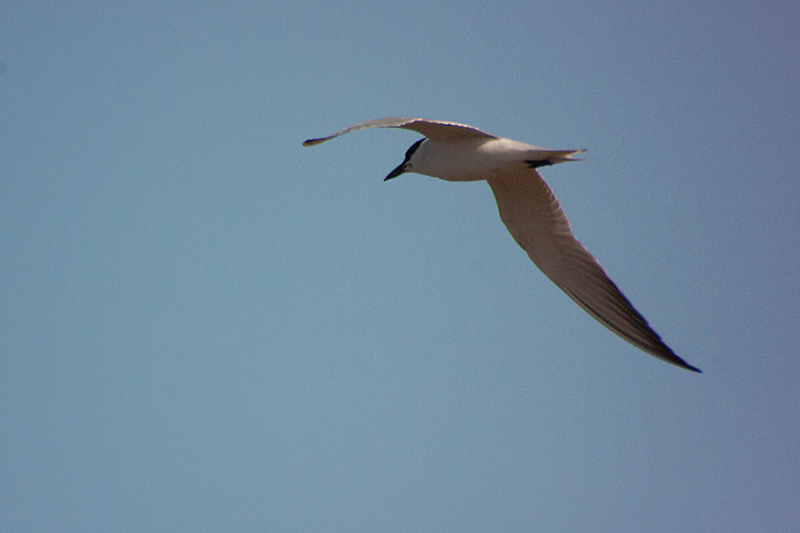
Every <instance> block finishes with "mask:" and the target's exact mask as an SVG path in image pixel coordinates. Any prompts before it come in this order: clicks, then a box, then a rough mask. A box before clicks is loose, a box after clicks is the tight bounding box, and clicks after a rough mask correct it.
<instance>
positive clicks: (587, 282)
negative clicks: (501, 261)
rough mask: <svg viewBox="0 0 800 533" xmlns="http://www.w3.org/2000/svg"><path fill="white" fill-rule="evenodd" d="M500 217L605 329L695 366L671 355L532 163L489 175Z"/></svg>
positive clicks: (677, 362) (679, 362)
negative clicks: (581, 236) (579, 233)
mask: <svg viewBox="0 0 800 533" xmlns="http://www.w3.org/2000/svg"><path fill="white" fill-rule="evenodd" d="M487 181H488V183H489V186H490V187H491V188H492V192H494V196H495V199H496V200H497V207H498V210H499V211H500V218H501V219H502V220H503V223H504V224H505V225H506V227H507V228H508V231H509V232H510V233H511V235H512V236H513V237H514V240H516V241H517V243H518V244H519V245H520V246H521V247H522V249H523V250H525V251H526V252H527V253H528V256H529V257H530V258H531V260H532V261H533V262H534V264H535V265H536V266H537V267H539V269H540V270H541V271H542V272H543V273H544V274H545V275H546V276H547V277H548V278H550V280H551V281H553V283H555V284H556V285H558V287H559V288H560V289H561V290H563V291H564V292H565V293H567V295H568V296H569V297H570V298H572V299H573V300H574V301H575V302H576V303H577V304H578V305H580V306H581V307H582V308H583V309H584V310H585V311H586V312H587V313H589V314H590V315H592V316H593V317H594V318H596V319H597V320H598V321H599V322H600V323H601V324H603V325H604V326H606V327H607V328H608V329H610V330H611V331H613V332H614V333H616V334H617V335H619V336H620V337H622V338H623V339H625V340H626V341H628V342H630V343H631V344H633V345H634V346H636V347H637V348H639V349H641V350H643V351H645V352H647V353H649V354H650V355H653V356H655V357H658V358H659V359H662V360H664V361H666V362H668V363H672V364H673V365H676V366H679V367H681V368H686V369H688V370H693V371H695V372H700V370H699V369H697V368H695V367H693V366H691V365H690V364H688V363H687V362H686V361H684V360H683V359H681V358H680V357H678V356H677V355H675V353H674V352H673V351H672V350H671V349H670V347H669V346H667V345H666V344H664V342H663V341H662V340H661V337H660V336H659V335H658V333H656V332H655V331H653V329H652V328H651V327H650V326H649V324H648V323H647V320H645V319H644V317H643V316H642V315H641V314H639V312H638V311H637V310H636V309H634V307H633V305H631V303H630V301H628V299H627V298H626V297H625V295H624V294H622V292H621V291H620V290H619V289H618V288H617V286H616V285H615V284H614V282H613V281H611V279H610V278H609V277H608V274H606V272H605V270H603V268H602V267H601V266H600V264H599V263H598V262H597V260H596V259H595V258H594V256H592V254H590V253H589V251H588V250H587V249H586V248H584V247H583V245H582V244H581V243H580V242H578V240H577V239H576V238H575V236H574V235H573V234H572V231H571V230H570V226H569V221H568V220H567V217H566V216H565V215H564V211H563V210H562V209H561V206H560V205H559V203H558V200H557V199H556V197H555V194H553V191H552V189H550V187H549V186H548V185H547V183H546V182H545V181H544V179H542V177H541V175H539V173H538V172H537V171H536V170H533V169H523V170H522V171H521V172H518V173H510V172H509V173H505V174H503V175H500V176H494V177H492V178H489V179H488V180H487Z"/></svg>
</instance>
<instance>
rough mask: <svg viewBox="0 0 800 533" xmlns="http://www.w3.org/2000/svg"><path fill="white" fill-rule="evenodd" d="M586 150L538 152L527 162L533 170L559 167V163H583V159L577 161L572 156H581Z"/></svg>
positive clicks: (542, 150) (543, 150)
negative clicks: (553, 166) (552, 166)
mask: <svg viewBox="0 0 800 533" xmlns="http://www.w3.org/2000/svg"><path fill="white" fill-rule="evenodd" d="M585 151H586V150H545V149H541V150H536V152H535V153H532V154H531V156H532V157H531V158H530V159H526V160H525V162H526V163H527V164H528V166H529V167H531V168H539V167H547V166H550V165H557V164H558V163H566V162H568V161H583V159H576V158H574V157H572V156H574V155H575V154H580V153H583V152H585Z"/></svg>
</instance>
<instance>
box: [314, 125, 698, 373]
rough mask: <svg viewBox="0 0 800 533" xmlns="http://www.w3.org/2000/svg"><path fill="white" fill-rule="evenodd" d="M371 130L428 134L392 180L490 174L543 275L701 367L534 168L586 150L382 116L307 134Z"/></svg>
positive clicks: (668, 355)
mask: <svg viewBox="0 0 800 533" xmlns="http://www.w3.org/2000/svg"><path fill="white" fill-rule="evenodd" d="M367 128H403V129H407V130H412V131H416V132H417V133H421V134H422V135H424V136H425V138H424V139H420V140H419V141H417V142H415V143H414V144H413V145H411V148H409V149H408V151H407V152H406V157H405V159H404V160H403V162H402V163H401V164H400V166H398V167H397V168H396V169H394V170H393V171H392V172H390V173H389V175H388V176H386V178H385V179H386V180H388V179H391V178H395V177H397V176H399V175H400V174H403V173H405V172H415V173H417V174H423V175H425V176H431V177H434V178H439V179H443V180H446V181H481V180H485V181H486V182H487V183H488V184H489V187H491V188H492V192H493V193H494V196H495V199H496V200H497V208H498V210H499V211H500V219H501V220H502V221H503V223H504V224H505V225H506V227H507V228H508V231H509V232H510V233H511V236H512V237H514V240H516V241H517V244H519V245H520V246H521V247H522V249H523V250H525V251H526V252H527V253H528V256H529V257H530V258H531V261H533V263H534V264H535V265H536V266H537V267H539V270H541V271H542V272H543V273H544V275H545V276H547V277H548V278H550V280H551V281H552V282H553V283H555V284H556V285H558V286H559V288H561V290H563V291H564V292H565V293H567V295H568V296H569V297H570V298H572V299H573V300H574V301H575V302H576V303H577V304H578V305H579V306H581V307H582V308H583V309H584V311H586V312H587V313H589V314H590V315H592V316H593V317H594V318H596V319H597V320H598V321H599V322H600V323H601V324H603V325H604V326H606V327H607V328H608V329H610V330H611V331H613V332H614V333H616V334H617V335H619V336H620V337H622V338H623V339H625V340H626V341H628V342H630V343H631V344H633V345H634V346H636V347H637V348H639V349H640V350H642V351H644V352H647V353H649V354H650V355H653V356H655V357H658V358H659V359H662V360H664V361H666V362H668V363H671V364H673V365H676V366H679V367H681V368H685V369H687V370H692V371H694V372H700V370H699V369H697V368H695V367H693V366H692V365H690V364H688V363H687V362H686V361H684V360H683V359H681V358H680V357H678V356H677V355H675V353H674V352H673V351H672V350H671V349H670V347H669V346H667V345H666V344H665V343H664V342H663V341H662V340H661V337H660V336H659V335H658V333H656V332H655V331H653V328H651V327H650V326H649V325H648V323H647V320H645V319H644V317H643V316H642V315H641V314H640V313H639V312H638V311H637V310H636V309H634V307H633V305H631V303H630V301H628V299H627V298H626V297H625V295H624V294H622V292H621V291H620V290H619V289H618V288H617V286H616V285H615V284H614V282H613V281H611V279H610V278H609V277H608V275H607V274H606V271H605V270H603V267H601V266H600V264H599V263H598V262H597V260H596V259H595V258H594V256H593V255H592V254H590V253H589V251H588V250H587V249H586V248H584V247H583V245H582V244H581V243H580V242H578V239H576V238H575V236H574V235H573V234H572V231H571V230H570V225H569V221H568V220H567V217H566V216H565V215H564V211H562V209H561V206H560V205H559V203H558V200H557V199H556V197H555V195H554V194H553V191H552V190H551V189H550V187H549V186H548V185H547V183H546V182H545V181H544V179H542V176H541V175H540V174H539V172H538V171H537V170H536V169H537V168H539V167H544V166H549V165H555V164H556V163H563V162H565V161H579V160H578V159H574V158H573V157H572V156H573V155H575V154H578V153H581V152H583V150H548V149H546V148H540V147H538V146H533V145H530V144H525V143H522V142H519V141H513V140H511V139H504V138H503V137H497V136H495V135H491V134H489V133H486V132H485V131H481V130H479V129H477V128H473V127H471V126H467V125H464V124H457V123H454V122H441V121H438V120H425V119H421V118H384V119H379V120H370V121H367V122H361V123H359V124H354V125H352V126H348V127H347V128H344V129H343V130H340V131H337V132H336V133H334V134H333V135H329V136H327V137H321V138H319V139H308V140H307V141H305V142H304V143H303V146H314V145H317V144H320V143H323V142H325V141H329V140H331V139H333V138H334V137H339V136H340V135H344V134H345V133H351V132H353V131H358V130H363V129H367Z"/></svg>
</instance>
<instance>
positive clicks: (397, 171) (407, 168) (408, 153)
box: [383, 139, 425, 181]
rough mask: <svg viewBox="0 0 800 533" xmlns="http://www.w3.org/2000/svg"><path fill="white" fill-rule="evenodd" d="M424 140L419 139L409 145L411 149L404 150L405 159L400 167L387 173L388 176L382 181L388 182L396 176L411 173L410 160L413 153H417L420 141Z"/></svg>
mask: <svg viewBox="0 0 800 533" xmlns="http://www.w3.org/2000/svg"><path fill="white" fill-rule="evenodd" d="M424 140H425V139H420V140H418V141H417V142H415V143H414V144H412V145H411V148H409V149H408V150H406V158H405V159H403V162H402V163H401V164H400V166H399V167H397V168H396V169H394V170H392V171H391V172H390V173H389V175H388V176H386V177H385V178H384V179H383V181H386V180H390V179H392V178H396V177H397V176H399V175H400V174H403V173H405V172H413V171H412V170H411V169H412V168H413V167H412V162H411V160H412V159H413V157H414V152H416V151H417V148H419V145H420V144H422V141H424Z"/></svg>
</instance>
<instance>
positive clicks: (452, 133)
mask: <svg viewBox="0 0 800 533" xmlns="http://www.w3.org/2000/svg"><path fill="white" fill-rule="evenodd" d="M368 128H403V129H406V130H412V131H416V132H417V133H421V134H422V135H424V136H425V137H427V138H429V139H432V140H442V139H452V138H456V137H461V138H467V137H487V138H493V139H496V138H497V137H496V136H495V135H491V134H489V133H486V132H485V131H481V130H479V129H477V128H473V127H472V126H467V125H466V124H457V123H455V122H442V121H439V120H425V119H423V118H401V117H397V118H381V119H378V120H368V121H367V122H361V123H359V124H353V125H352V126H348V127H346V128H345V129H343V130H339V131H337V132H336V133H334V134H333V135H328V136H327V137H320V138H319V139H308V140H307V141H305V142H303V146H315V145H317V144H320V143H324V142H325V141H330V140H331V139H333V138H335V137H339V136H340V135H344V134H345V133H351V132H354V131H359V130H365V129H368Z"/></svg>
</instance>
